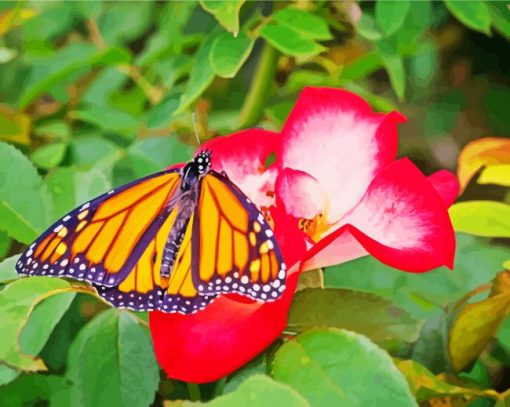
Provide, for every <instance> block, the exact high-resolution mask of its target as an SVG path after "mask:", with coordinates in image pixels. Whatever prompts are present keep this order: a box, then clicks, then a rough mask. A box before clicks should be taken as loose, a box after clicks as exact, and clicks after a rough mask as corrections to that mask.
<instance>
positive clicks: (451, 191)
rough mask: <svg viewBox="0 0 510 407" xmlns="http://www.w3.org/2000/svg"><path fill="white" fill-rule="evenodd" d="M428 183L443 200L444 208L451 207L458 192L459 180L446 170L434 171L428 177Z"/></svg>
mask: <svg viewBox="0 0 510 407" xmlns="http://www.w3.org/2000/svg"><path fill="white" fill-rule="evenodd" d="M428 179H429V182H430V183H431V184H432V186H433V187H434V188H435V190H436V191H437V192H438V194H439V196H441V198H442V199H443V202H444V203H445V205H446V207H447V208H449V207H450V206H452V205H453V203H454V202H455V200H456V199H457V197H458V196H459V192H460V184H459V180H458V179H457V177H456V176H455V174H453V173H451V172H450V171H447V170H440V171H436V172H435V173H433V174H432V175H429V177H428Z"/></svg>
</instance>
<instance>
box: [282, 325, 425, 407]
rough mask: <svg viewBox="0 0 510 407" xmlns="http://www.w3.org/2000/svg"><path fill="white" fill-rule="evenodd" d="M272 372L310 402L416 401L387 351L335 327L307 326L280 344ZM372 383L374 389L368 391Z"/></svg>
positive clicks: (348, 404) (322, 403)
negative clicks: (319, 328) (305, 329)
mask: <svg viewBox="0 0 510 407" xmlns="http://www.w3.org/2000/svg"><path fill="white" fill-rule="evenodd" d="M272 374H273V376H274V378H275V379H276V380H278V381H281V382H283V383H286V384H288V385H290V386H291V387H293V388H294V389H295V390H296V391H298V392H299V393H300V394H301V395H303V396H304V397H305V398H306V399H307V400H308V401H309V402H310V404H311V405H333V404H336V405H346V406H359V405H370V404H372V405H376V404H377V403H388V405H406V406H413V405H417V404H416V402H415V401H414V398H413V397H412V396H411V393H410V391H409V388H408V386H407V383H406V381H405V379H404V377H403V376H402V374H401V373H400V372H399V371H398V370H397V369H396V368H395V366H394V365H393V362H392V360H391V358H390V357H389V356H388V354H386V353H385V352H384V351H382V350H381V349H379V348H377V346H376V345H374V344H373V343H372V342H370V341H369V340H368V339H367V338H366V337H364V336H361V335H358V334H355V333H352V332H348V331H342V330H338V329H334V328H330V329H323V330H311V331H308V332H306V333H304V334H302V335H300V336H298V337H297V338H296V340H295V341H292V342H288V343H286V344H285V345H283V346H282V347H281V348H280V349H279V350H278V352H277V353H276V355H275V357H274V360H273V370H272ZM372 386H376V387H377V389H378V391H377V392H370V391H367V389H370V388H372Z"/></svg>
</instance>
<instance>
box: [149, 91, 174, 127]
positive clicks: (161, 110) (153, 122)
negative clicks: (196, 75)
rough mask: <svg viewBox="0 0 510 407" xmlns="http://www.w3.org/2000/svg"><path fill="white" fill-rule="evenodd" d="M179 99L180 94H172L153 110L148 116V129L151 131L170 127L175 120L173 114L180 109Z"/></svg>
mask: <svg viewBox="0 0 510 407" xmlns="http://www.w3.org/2000/svg"><path fill="white" fill-rule="evenodd" d="M179 99H180V95H179V93H177V92H175V93H174V92H171V93H170V94H168V95H167V96H166V97H165V98H164V99H163V100H162V101H161V102H159V103H158V104H157V105H156V106H154V107H153V108H151V110H149V112H148V114H147V127H148V128H149V129H162V128H167V127H169V126H170V123H172V121H173V119H174V117H173V114H174V112H175V111H176V110H177V108H178V107H179V104H180V101H179Z"/></svg>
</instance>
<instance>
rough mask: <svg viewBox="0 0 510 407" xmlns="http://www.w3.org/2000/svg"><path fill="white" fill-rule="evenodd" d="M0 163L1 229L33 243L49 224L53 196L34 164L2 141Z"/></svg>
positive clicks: (18, 239)
mask: <svg viewBox="0 0 510 407" xmlns="http://www.w3.org/2000/svg"><path fill="white" fill-rule="evenodd" d="M0 162H1V163H2V165H1V166H0V230H4V231H5V232H7V234H8V235H9V236H11V237H12V238H14V239H16V240H17V241H19V242H22V243H30V242H31V241H32V240H34V239H35V238H36V237H37V236H38V235H39V234H40V233H41V231H42V230H43V228H44V227H45V226H46V225H47V224H48V223H49V222H48V214H49V213H51V210H50V209H51V202H50V197H49V195H48V193H47V191H46V190H45V188H44V186H43V184H42V181H41V178H40V177H39V175H38V174H37V171H36V169H35V168H34V166H33V164H32V163H31V162H30V161H29V160H28V159H27V158H26V157H25V156H24V155H23V154H21V152H20V151H18V150H17V149H15V148H14V147H12V146H10V145H8V144H5V143H2V142H0ZM14 168H15V169H16V176H13V175H14V174H13V172H12V169H14Z"/></svg>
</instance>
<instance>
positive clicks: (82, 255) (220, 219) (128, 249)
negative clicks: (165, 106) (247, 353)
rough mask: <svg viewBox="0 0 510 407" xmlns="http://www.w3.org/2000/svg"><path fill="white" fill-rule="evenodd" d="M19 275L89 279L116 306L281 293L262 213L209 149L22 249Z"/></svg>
mask: <svg viewBox="0 0 510 407" xmlns="http://www.w3.org/2000/svg"><path fill="white" fill-rule="evenodd" d="M16 269H17V271H18V273H20V274H23V275H30V276H40V275H48V276H56V277H70V278H74V279H78V280H84V281H87V282H89V283H91V284H92V285H93V286H94V287H95V289H96V291H97V292H98V293H99V295H100V296H101V297H102V298H103V299H105V300H106V301H107V302H109V303H110V304H112V305H114V306H116V307H119V308H129V309H133V310H136V311H151V310H161V311H163V312H178V313H182V314H190V313H194V312H197V311H199V310H201V309H203V308H204V307H206V306H207V305H208V304H209V303H211V301H213V300H214V299H215V298H216V297H217V296H218V295H220V294H222V293H238V294H241V295H244V296H248V297H250V298H252V299H254V300H258V301H272V300H275V299H277V298H278V297H279V296H280V295H281V293H282V292H283V291H284V289H285V275H286V272H285V264H284V262H283V260H282V255H281V252H280V249H279V247H278V244H277V242H276V240H275V238H274V234H273V231H272V229H271V227H270V226H269V225H268V223H267V222H266V221H265V220H264V216H263V215H262V213H260V211H259V210H258V209H257V208H256V206H255V205H254V204H253V203H252V202H250V200H249V199H248V198H247V197H246V195H244V193H243V192H242V191H241V190H240V189H239V188H238V187H237V186H236V185H234V183H232V182H231V181H230V180H229V179H228V177H227V176H226V174H224V173H218V172H216V171H214V170H212V169H211V153H210V151H202V152H200V153H198V154H197V155H196V156H195V158H194V159H193V160H191V161H190V162H188V163H187V164H186V165H185V166H184V167H183V168H179V169H168V170H165V171H162V172H159V173H156V174H153V175H149V176H147V177H145V178H142V179H139V180H136V181H134V182H132V183H130V184H127V185H125V186H122V187H120V188H118V189H116V190H112V191H110V192H108V193H106V194H104V195H101V196H100V197H98V198H96V199H93V200H92V201H90V202H87V203H85V204H84V205H82V206H81V207H79V208H77V209H75V210H73V211H72V212H70V213H69V214H67V215H66V216H64V217H63V218H62V219H60V220H59V221H58V222H56V223H55V224H54V225H53V226H51V227H50V228H49V229H48V230H47V231H46V232H44V233H43V234H42V235H41V236H40V237H39V238H38V239H37V240H36V241H35V242H34V243H33V244H31V245H30V246H29V247H28V248H27V250H26V251H25V252H24V253H23V254H22V255H21V257H20V259H19V260H18V262H17V264H16Z"/></svg>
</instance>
